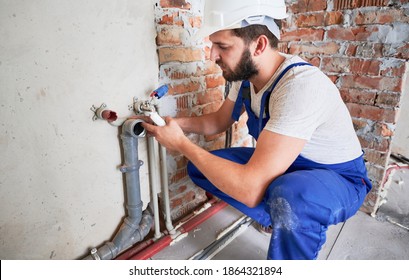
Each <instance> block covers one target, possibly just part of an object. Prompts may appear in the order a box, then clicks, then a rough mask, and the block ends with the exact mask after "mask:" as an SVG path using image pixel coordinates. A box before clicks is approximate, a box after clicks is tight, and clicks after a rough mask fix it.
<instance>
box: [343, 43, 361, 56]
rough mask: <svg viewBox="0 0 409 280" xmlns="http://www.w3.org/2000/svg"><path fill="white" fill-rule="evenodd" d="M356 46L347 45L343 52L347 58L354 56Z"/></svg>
mask: <svg viewBox="0 0 409 280" xmlns="http://www.w3.org/2000/svg"><path fill="white" fill-rule="evenodd" d="M357 48H358V46H357V45H355V44H347V48H346V50H345V54H346V55H347V56H355V55H356V52H357Z"/></svg>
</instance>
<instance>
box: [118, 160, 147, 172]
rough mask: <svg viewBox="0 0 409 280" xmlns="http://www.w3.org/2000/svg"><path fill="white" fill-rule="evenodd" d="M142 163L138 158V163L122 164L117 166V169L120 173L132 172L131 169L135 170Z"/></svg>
mask: <svg viewBox="0 0 409 280" xmlns="http://www.w3.org/2000/svg"><path fill="white" fill-rule="evenodd" d="M142 165H143V161H142V160H139V161H138V165H130V166H127V165H122V166H121V167H119V170H120V171H121V172H122V173H128V172H133V171H137V170H138V169H139V168H140V167H141V166H142Z"/></svg>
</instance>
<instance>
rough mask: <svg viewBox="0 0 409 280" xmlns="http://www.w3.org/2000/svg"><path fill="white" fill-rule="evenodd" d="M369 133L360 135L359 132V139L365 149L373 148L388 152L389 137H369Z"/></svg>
mask: <svg viewBox="0 0 409 280" xmlns="http://www.w3.org/2000/svg"><path fill="white" fill-rule="evenodd" d="M367 138H368V136H367V135H359V134H358V139H359V142H360V143H361V146H362V148H364V149H365V150H367V149H373V150H377V151H381V152H387V151H388V150H389V148H390V145H391V143H390V140H389V139H387V138H383V139H381V140H379V139H377V140H375V138H374V137H372V138H370V139H367Z"/></svg>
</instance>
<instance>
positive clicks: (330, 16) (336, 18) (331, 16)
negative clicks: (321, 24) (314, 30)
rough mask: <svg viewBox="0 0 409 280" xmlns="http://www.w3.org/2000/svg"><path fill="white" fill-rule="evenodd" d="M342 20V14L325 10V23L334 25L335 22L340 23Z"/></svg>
mask: <svg viewBox="0 0 409 280" xmlns="http://www.w3.org/2000/svg"><path fill="white" fill-rule="evenodd" d="M343 21H344V15H343V14H342V13H341V12H339V11H336V12H327V13H326V14H325V25H326V26H328V25H335V24H342V23H343Z"/></svg>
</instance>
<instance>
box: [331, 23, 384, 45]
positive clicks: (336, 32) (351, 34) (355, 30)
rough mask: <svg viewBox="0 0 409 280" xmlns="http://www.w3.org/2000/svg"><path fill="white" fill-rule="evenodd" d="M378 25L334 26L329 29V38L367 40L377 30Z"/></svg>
mask: <svg viewBox="0 0 409 280" xmlns="http://www.w3.org/2000/svg"><path fill="white" fill-rule="evenodd" d="M377 31H378V28H377V27H376V26H371V27H363V26H361V27H349V28H345V27H332V28H331V29H329V30H328V31H327V38H328V39H332V40H346V41H367V40H368V38H369V37H370V36H371V35H372V33H374V32H377Z"/></svg>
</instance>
